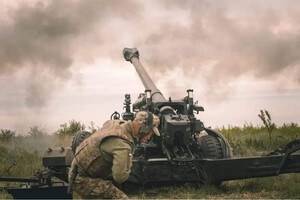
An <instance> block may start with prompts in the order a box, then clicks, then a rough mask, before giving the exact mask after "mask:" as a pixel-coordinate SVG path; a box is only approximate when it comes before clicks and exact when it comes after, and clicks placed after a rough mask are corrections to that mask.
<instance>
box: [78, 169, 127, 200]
mask: <svg viewBox="0 0 300 200" xmlns="http://www.w3.org/2000/svg"><path fill="white" fill-rule="evenodd" d="M73 190H74V191H75V192H76V193H78V194H79V195H80V196H81V198H83V199H128V196H127V195H126V194H125V193H124V192H122V191H121V190H119V189H118V188H117V187H116V186H114V185H113V184H112V183H111V181H107V180H103V179H101V178H90V177H86V176H80V175H79V174H78V175H77V176H76V179H75V182H74V185H73Z"/></svg>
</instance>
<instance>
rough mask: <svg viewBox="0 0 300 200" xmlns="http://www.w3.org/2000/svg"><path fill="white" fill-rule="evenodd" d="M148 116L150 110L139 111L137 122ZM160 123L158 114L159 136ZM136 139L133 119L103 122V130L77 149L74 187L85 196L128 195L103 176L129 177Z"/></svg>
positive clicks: (123, 197)
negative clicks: (147, 111)
mask: <svg viewBox="0 0 300 200" xmlns="http://www.w3.org/2000/svg"><path fill="white" fill-rule="evenodd" d="M146 119H147V113H146V112H139V113H138V114H137V116H136V118H135V121H137V122H138V123H143V122H145V121H146ZM158 124H159V119H158V117H157V116H155V115H153V127H152V130H153V131H154V133H155V134H157V135H159V132H158V129H157V127H158ZM137 140H138V138H136V137H135V135H134V132H133V127H132V122H131V121H122V120H113V121H107V122H106V123H104V124H103V127H102V128H101V129H99V130H98V131H97V132H96V133H94V134H93V135H91V136H90V137H89V138H87V139H86V140H84V141H83V142H82V143H81V144H80V145H79V146H78V147H77V149H76V153H75V158H74V160H73V162H72V166H71V169H70V172H69V182H70V180H71V175H72V171H73V169H74V168H75V166H77V168H78V169H77V176H76V178H75V180H74V184H73V190H74V191H75V192H77V193H78V194H79V195H80V196H81V197H82V198H85V199H92V198H111V199H125V198H128V197H127V195H126V194H125V193H124V192H122V191H121V190H119V189H118V188H117V187H115V186H114V185H113V184H112V182H111V181H108V180H104V179H107V178H108V177H110V176H111V175H112V177H113V179H114V180H115V181H116V182H117V183H122V182H124V181H126V180H127V179H128V177H129V174H130V168H131V165H132V150H133V148H132V144H133V143H134V142H135V141H137ZM75 169H76V168H75Z"/></svg>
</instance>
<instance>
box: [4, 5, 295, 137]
mask: <svg viewBox="0 0 300 200" xmlns="http://www.w3.org/2000/svg"><path fill="white" fill-rule="evenodd" d="M1 5H2V7H1V8H0V14H1V19H0V85H1V87H0V94H1V95H0V108H1V109H0V128H4V129H14V130H17V132H19V133H25V132H26V131H27V130H28V128H29V127H30V126H33V125H41V126H43V127H46V128H47V130H48V131H49V132H52V131H54V130H57V129H58V128H59V125H60V124H62V123H65V122H67V121H69V120H72V119H75V120H79V121H81V122H83V123H86V124H88V123H89V122H90V121H94V122H95V123H96V124H97V125H99V126H100V125H101V124H102V123H103V122H104V121H105V120H107V119H108V118H109V116H110V115H111V113H112V112H114V111H115V110H117V111H119V112H122V107H123V101H124V94H125V93H131V95H132V101H134V100H135V98H136V97H137V95H138V93H140V92H143V91H144V87H143V85H142V83H141V82H140V80H139V78H138V76H137V74H136V72H135V71H134V68H133V67H132V66H131V64H130V63H128V62H126V61H125V60H124V59H123V57H122V50H123V48H124V47H137V48H138V49H139V51H140V55H141V56H140V58H141V62H142V63H143V64H144V66H145V67H146V69H147V70H148V72H149V74H150V76H151V77H152V79H153V80H154V82H155V83H156V84H157V86H158V88H160V89H161V91H162V92H163V93H164V95H165V96H166V97H169V96H171V97H172V98H173V99H176V98H182V97H184V96H185V95H186V89H188V88H193V89H194V92H195V98H196V99H198V100H199V104H200V105H202V106H204V108H205V112H203V113H201V114H200V115H199V116H198V117H199V118H200V119H201V120H202V121H204V123H205V125H206V126H212V127H216V126H222V125H227V124H231V125H239V126H241V125H243V124H244V123H245V122H248V123H253V124H254V125H256V124H259V123H260V121H259V118H258V117H257V114H258V113H259V110H260V109H267V110H269V111H270V113H271V115H272V117H273V120H274V122H275V123H277V124H282V123H288V122H296V123H300V120H299V116H300V106H299V102H300V64H299V63H300V24H299V23H298V20H299V18H300V3H299V1H296V0H295V1H279V0H273V1H255V0H251V1H247V0H244V1H199V0H195V1H192V0H190V1H188V0H187V1H171V0H165V1H146V0H145V1H121V0H120V1H100V0H85V1H77V0H73V1H69V0H68V1H67V0H60V1H58V0H57V1H33V0H24V1H17V2H12V1H8V0H7V1H5V0H2V1H1ZM66 8H67V9H66Z"/></svg>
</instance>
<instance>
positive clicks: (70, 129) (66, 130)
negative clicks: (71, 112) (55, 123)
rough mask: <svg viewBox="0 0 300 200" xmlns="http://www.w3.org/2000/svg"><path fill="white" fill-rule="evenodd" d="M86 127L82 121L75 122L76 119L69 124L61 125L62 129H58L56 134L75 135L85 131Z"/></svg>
mask: <svg viewBox="0 0 300 200" xmlns="http://www.w3.org/2000/svg"><path fill="white" fill-rule="evenodd" d="M84 129H85V125H84V124H81V123H80V121H78V122H77V121H75V120H74V119H73V120H71V121H69V124H67V123H64V124H61V125H60V129H58V130H57V131H56V132H55V134H57V135H74V134H75V133H77V132H78V131H81V130H84Z"/></svg>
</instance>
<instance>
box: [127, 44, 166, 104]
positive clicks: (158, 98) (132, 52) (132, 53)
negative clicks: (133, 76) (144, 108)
mask: <svg viewBox="0 0 300 200" xmlns="http://www.w3.org/2000/svg"><path fill="white" fill-rule="evenodd" d="M123 56H124V58H125V60H127V61H130V62H131V63H132V64H133V66H134V67H135V70H136V71H137V73H138V75H139V77H140V79H141V81H142V82H143V85H144V86H145V89H146V90H151V93H152V101H153V102H165V101H166V99H165V97H164V96H163V94H162V93H161V92H160V90H159V89H158V88H157V87H156V85H155V84H154V83H153V81H152V80H151V78H150V76H149V75H148V73H147V72H146V70H145V68H144V67H143V65H142V64H141V63H140V60H139V52H138V50H137V49H136V48H124V50H123Z"/></svg>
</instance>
